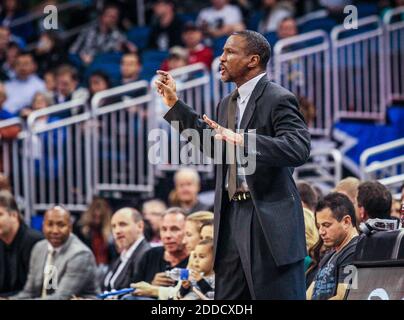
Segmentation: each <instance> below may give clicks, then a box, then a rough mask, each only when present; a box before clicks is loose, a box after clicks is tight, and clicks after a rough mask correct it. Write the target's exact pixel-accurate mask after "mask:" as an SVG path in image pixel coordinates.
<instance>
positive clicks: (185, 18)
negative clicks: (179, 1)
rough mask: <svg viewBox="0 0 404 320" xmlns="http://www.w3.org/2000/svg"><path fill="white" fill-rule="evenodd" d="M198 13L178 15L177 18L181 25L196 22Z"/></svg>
mask: <svg viewBox="0 0 404 320" xmlns="http://www.w3.org/2000/svg"><path fill="white" fill-rule="evenodd" d="M198 14H199V12H189V13H179V14H178V17H179V18H180V19H181V21H182V22H183V23H187V22H196V19H197V18H198Z"/></svg>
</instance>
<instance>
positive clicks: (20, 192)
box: [0, 118, 27, 210]
mask: <svg viewBox="0 0 404 320" xmlns="http://www.w3.org/2000/svg"><path fill="white" fill-rule="evenodd" d="M0 128H1V129H7V128H8V129H10V128H15V130H16V133H17V130H20V132H19V133H18V135H17V136H16V138H15V139H10V140H7V139H4V138H0V155H1V173H2V174H3V175H4V176H5V177H7V178H8V180H9V182H10V184H11V187H12V192H13V194H14V196H15V198H16V201H17V203H18V206H19V208H20V209H21V210H24V209H25V207H26V204H27V203H26V197H25V193H24V185H25V183H26V181H25V179H26V175H25V174H24V173H25V167H24V165H25V164H24V162H23V157H22V154H23V147H24V138H25V137H26V132H24V124H23V121H22V120H21V119H20V118H12V119H8V120H3V121H1V122H0Z"/></svg>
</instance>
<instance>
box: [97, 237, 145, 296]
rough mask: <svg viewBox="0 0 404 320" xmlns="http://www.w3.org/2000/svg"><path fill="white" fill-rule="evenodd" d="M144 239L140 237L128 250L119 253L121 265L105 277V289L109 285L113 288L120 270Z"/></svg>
mask: <svg viewBox="0 0 404 320" xmlns="http://www.w3.org/2000/svg"><path fill="white" fill-rule="evenodd" d="M143 239H144V237H143V236H141V237H140V238H139V239H137V240H136V241H135V242H134V243H133V244H132V245H131V246H130V248H129V249H128V250H125V251H122V253H121V257H120V258H121V263H120V264H119V266H118V268H117V269H116V271H115V273H112V272H113V270H111V271H110V272H109V273H108V275H107V276H106V277H105V281H104V285H105V287H108V284H110V285H111V288H114V287H115V281H116V279H117V278H118V276H119V275H120V274H121V272H122V270H123V269H124V268H125V266H126V264H127V263H128V261H129V259H130V257H131V256H132V254H133V252H134V251H135V250H136V249H137V247H138V246H139V245H140V243H141V242H142V241H143Z"/></svg>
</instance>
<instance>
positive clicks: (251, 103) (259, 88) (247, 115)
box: [240, 75, 269, 130]
mask: <svg viewBox="0 0 404 320" xmlns="http://www.w3.org/2000/svg"><path fill="white" fill-rule="evenodd" d="M268 82H269V80H268V77H267V76H266V75H265V76H263V77H262V78H261V79H260V80H259V81H258V83H257V85H256V86H255V88H254V90H253V92H252V93H251V97H250V100H248V104H247V107H246V108H245V111H244V114H243V118H242V119H241V122H240V129H244V130H246V129H247V127H248V124H249V123H250V120H251V118H252V116H253V114H254V111H255V108H256V106H257V104H256V103H255V101H256V100H257V99H258V98H259V97H260V96H261V94H262V92H263V91H264V89H265V87H266V85H267V83H268Z"/></svg>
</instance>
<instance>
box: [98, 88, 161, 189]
mask: <svg viewBox="0 0 404 320" xmlns="http://www.w3.org/2000/svg"><path fill="white" fill-rule="evenodd" d="M151 102H152V95H151V94H150V91H149V83H148V82H147V81H137V82H134V83H129V84H126V85H123V86H120V87H116V88H112V89H108V90H105V91H102V92H99V93H97V94H95V95H94V97H93V99H92V102H91V112H92V123H91V128H92V131H91V132H92V135H91V140H92V149H91V150H92V151H91V154H92V169H91V170H92V175H93V181H92V183H93V186H94V187H93V188H94V193H95V194H98V193H99V192H100V191H104V192H105V191H121V192H144V193H149V194H152V192H153V187H154V180H153V179H154V174H153V167H152V165H151V163H150V162H149V161H148V157H147V156H148V150H147V149H148V148H147V146H148V132H150V130H151V129H152V128H153V127H154V125H153V121H154V118H155V115H154V113H155V111H154V108H153V105H152V104H151Z"/></svg>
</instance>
